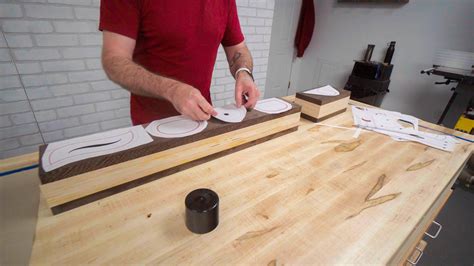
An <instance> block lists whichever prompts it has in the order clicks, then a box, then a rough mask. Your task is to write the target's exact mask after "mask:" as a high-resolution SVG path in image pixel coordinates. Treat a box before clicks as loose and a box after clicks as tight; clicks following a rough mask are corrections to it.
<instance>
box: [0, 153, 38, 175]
mask: <svg viewBox="0 0 474 266" xmlns="http://www.w3.org/2000/svg"><path fill="white" fill-rule="evenodd" d="M38 158H39V155H38V152H33V153H28V154H25V155H20V156H16V157H11V158H8V159H3V160H0V172H5V171H10V170H13V169H18V168H23V167H27V166H31V165H35V164H38Z"/></svg>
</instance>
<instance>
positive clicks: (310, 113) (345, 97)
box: [295, 90, 351, 122]
mask: <svg viewBox="0 0 474 266" xmlns="http://www.w3.org/2000/svg"><path fill="white" fill-rule="evenodd" d="M338 91H339V95H337V96H323V95H314V94H308V93H305V92H304V91H303V92H297V93H296V98H295V103H296V104H299V105H301V107H302V109H301V117H303V118H305V119H308V120H310V121H313V122H320V121H322V120H325V119H328V118H330V117H333V116H335V115H338V114H340V113H343V112H345V111H346V108H347V105H348V104H349V97H350V96H351V92H350V91H347V90H338Z"/></svg>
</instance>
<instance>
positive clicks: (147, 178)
mask: <svg viewBox="0 0 474 266" xmlns="http://www.w3.org/2000/svg"><path fill="white" fill-rule="evenodd" d="M296 130H298V127H297V126H296V127H293V128H289V129H287V130H284V131H281V132H278V133H275V134H272V135H268V136H266V137H263V138H260V139H257V140H254V141H251V142H248V143H245V144H242V145H240V146H237V147H234V148H230V149H227V150H224V151H221V152H218V153H214V154H211V155H209V156H206V157H203V158H200V159H197V160H194V161H191V162H188V163H185V164H182V165H179V166H176V167H173V168H170V169H166V170H164V171H160V172H157V173H155V174H152V175H149V176H145V177H142V178H139V179H135V180H133V181H130V182H127V183H124V184H121V185H118V186H115V187H112V188H109V189H106V190H103V191H99V192H97V193H94V194H91V195H88V196H85V197H82V198H79V199H76V200H73V201H70V202H67V203H64V204H61V205H58V206H55V207H53V208H51V210H52V212H53V214H55V215H56V214H59V213H62V212H65V211H69V210H72V209H74V208H77V207H80V206H82V205H85V204H88V203H91V202H94V201H97V200H100V199H103V198H106V197H109V196H112V195H114V194H117V193H120V192H122V191H126V190H129V189H132V188H134V187H137V186H140V185H143V184H146V183H148V182H152V181H154V180H157V179H160V178H162V177H165V176H168V175H171V174H174V173H177V172H179V171H183V170H185V169H188V168H191V167H193V166H196V165H200V164H203V163H206V162H208V161H211V160H214V159H217V158H219V157H222V156H225V155H228V154H231V153H234V152H237V151H240V150H243V149H246V148H249V147H251V146H254V145H257V144H260V143H262V142H265V141H268V140H271V139H274V138H277V137H280V136H283V135H286V134H288V133H291V132H294V131H296Z"/></svg>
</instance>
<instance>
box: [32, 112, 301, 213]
mask: <svg viewBox="0 0 474 266" xmlns="http://www.w3.org/2000/svg"><path fill="white" fill-rule="evenodd" d="M299 117H300V113H299V112H298V113H295V114H291V115H287V116H284V117H280V118H277V119H274V120H270V121H267V122H263V123H260V124H257V125H253V126H249V127H245V128H241V129H238V130H235V131H232V132H228V133H224V134H221V135H218V136H214V137H210V138H207V139H203V140H199V141H196V142H192V143H189V144H186V145H182V146H179V147H176V148H172V149H168V150H164V151H162V152H158V153H154V154H151V155H147V156H143V157H140V158H137V159H134V160H130V161H126V162H123V163H120V164H115V165H112V166H109V167H104V168H101V169H98V170H95V171H90V172H87V173H84V174H80V175H77V176H73V177H69V178H66V179H62V180H59V181H55V182H52V183H47V184H44V185H41V187H40V188H41V192H42V194H43V196H44V198H45V199H46V202H47V204H48V206H49V207H54V206H58V205H60V204H63V203H66V202H69V201H72V200H75V199H78V198H81V197H84V196H87V195H90V194H93V193H95V192H98V191H102V190H105V189H107V188H111V187H114V186H117V185H120V184H123V183H126V182H129V181H132V180H135V179H138V178H141V177H144V176H147V175H151V174H153V173H156V172H159V171H163V170H166V169H170V168H172V167H175V166H179V165H182V164H184V163H187V162H190V161H194V160H196V159H199V158H203V157H205V156H208V155H210V154H214V153H217V152H220V151H224V150H227V149H230V148H234V147H236V146H239V145H241V144H245V143H248V142H251V141H253V140H257V139H260V138H263V137H266V136H269V135H271V134H275V133H278V132H281V131H284V130H286V129H290V128H293V127H295V126H297V125H298V123H299V120H300V119H299ZM177 155H179V156H177Z"/></svg>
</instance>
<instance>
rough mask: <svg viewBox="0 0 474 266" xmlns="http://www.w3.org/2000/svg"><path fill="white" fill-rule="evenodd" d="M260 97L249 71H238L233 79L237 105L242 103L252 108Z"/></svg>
mask: <svg viewBox="0 0 474 266" xmlns="http://www.w3.org/2000/svg"><path fill="white" fill-rule="evenodd" d="M259 97H260V92H259V91H258V88H257V85H255V82H254V81H253V79H252V77H250V75H249V73H247V72H245V71H240V72H239V73H238V74H237V77H236V81H235V103H236V104H237V107H240V106H241V105H244V106H245V108H247V109H252V108H254V107H255V104H256V103H257V101H258V98H259Z"/></svg>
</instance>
